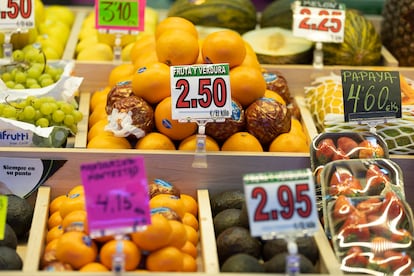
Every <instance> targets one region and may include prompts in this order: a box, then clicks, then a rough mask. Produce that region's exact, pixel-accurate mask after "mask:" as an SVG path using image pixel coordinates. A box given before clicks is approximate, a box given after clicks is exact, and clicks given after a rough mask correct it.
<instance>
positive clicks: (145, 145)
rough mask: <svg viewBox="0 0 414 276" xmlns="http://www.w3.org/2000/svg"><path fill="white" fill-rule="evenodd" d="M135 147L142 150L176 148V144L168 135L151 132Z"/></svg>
mask: <svg viewBox="0 0 414 276" xmlns="http://www.w3.org/2000/svg"><path fill="white" fill-rule="evenodd" d="M135 148H136V149H140V150H175V145H174V143H173V141H172V140H171V139H170V138H169V137H168V136H167V135H164V134H162V133H158V132H150V133H148V134H147V135H145V136H144V137H142V138H140V139H139V140H138V141H137V143H136V144H135Z"/></svg>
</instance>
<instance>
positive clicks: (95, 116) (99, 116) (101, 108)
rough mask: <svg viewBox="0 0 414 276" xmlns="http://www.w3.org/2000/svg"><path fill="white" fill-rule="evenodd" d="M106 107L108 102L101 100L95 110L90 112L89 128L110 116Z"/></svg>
mask: <svg viewBox="0 0 414 276" xmlns="http://www.w3.org/2000/svg"><path fill="white" fill-rule="evenodd" d="M105 108H106V102H101V103H99V104H98V105H96V106H95V108H94V109H93V111H92V112H91V113H90V114H89V118H88V128H91V127H92V126H93V125H94V124H96V123H97V122H99V121H100V120H104V119H107V118H108V114H106V109H105Z"/></svg>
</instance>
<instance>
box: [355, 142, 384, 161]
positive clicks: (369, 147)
mask: <svg viewBox="0 0 414 276" xmlns="http://www.w3.org/2000/svg"><path fill="white" fill-rule="evenodd" d="M358 147H359V155H358V157H359V158H361V159H362V158H381V157H384V149H383V148H382V147H381V145H380V144H379V143H378V142H377V141H376V140H375V141H372V142H371V141H369V140H364V141H362V142H361V143H359V144H358Z"/></svg>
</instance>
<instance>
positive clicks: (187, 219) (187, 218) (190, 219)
mask: <svg viewBox="0 0 414 276" xmlns="http://www.w3.org/2000/svg"><path fill="white" fill-rule="evenodd" d="M181 221H182V222H183V223H184V224H187V225H190V226H191V227H193V228H194V229H195V230H197V231H198V229H199V222H198V219H197V217H196V216H194V215H193V214H191V213H189V212H186V213H185V214H184V217H182V218H181Z"/></svg>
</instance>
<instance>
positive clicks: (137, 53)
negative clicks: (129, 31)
mask: <svg viewBox="0 0 414 276" xmlns="http://www.w3.org/2000/svg"><path fill="white" fill-rule="evenodd" d="M151 51H154V52H155V35H154V34H151V33H142V34H141V35H140V36H139V37H138V38H137V40H136V41H135V42H134V44H133V46H132V48H131V52H130V54H129V58H130V60H131V63H133V64H134V63H135V61H136V60H137V59H139V58H140V57H141V56H143V55H147V54H148V53H150V52H151Z"/></svg>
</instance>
